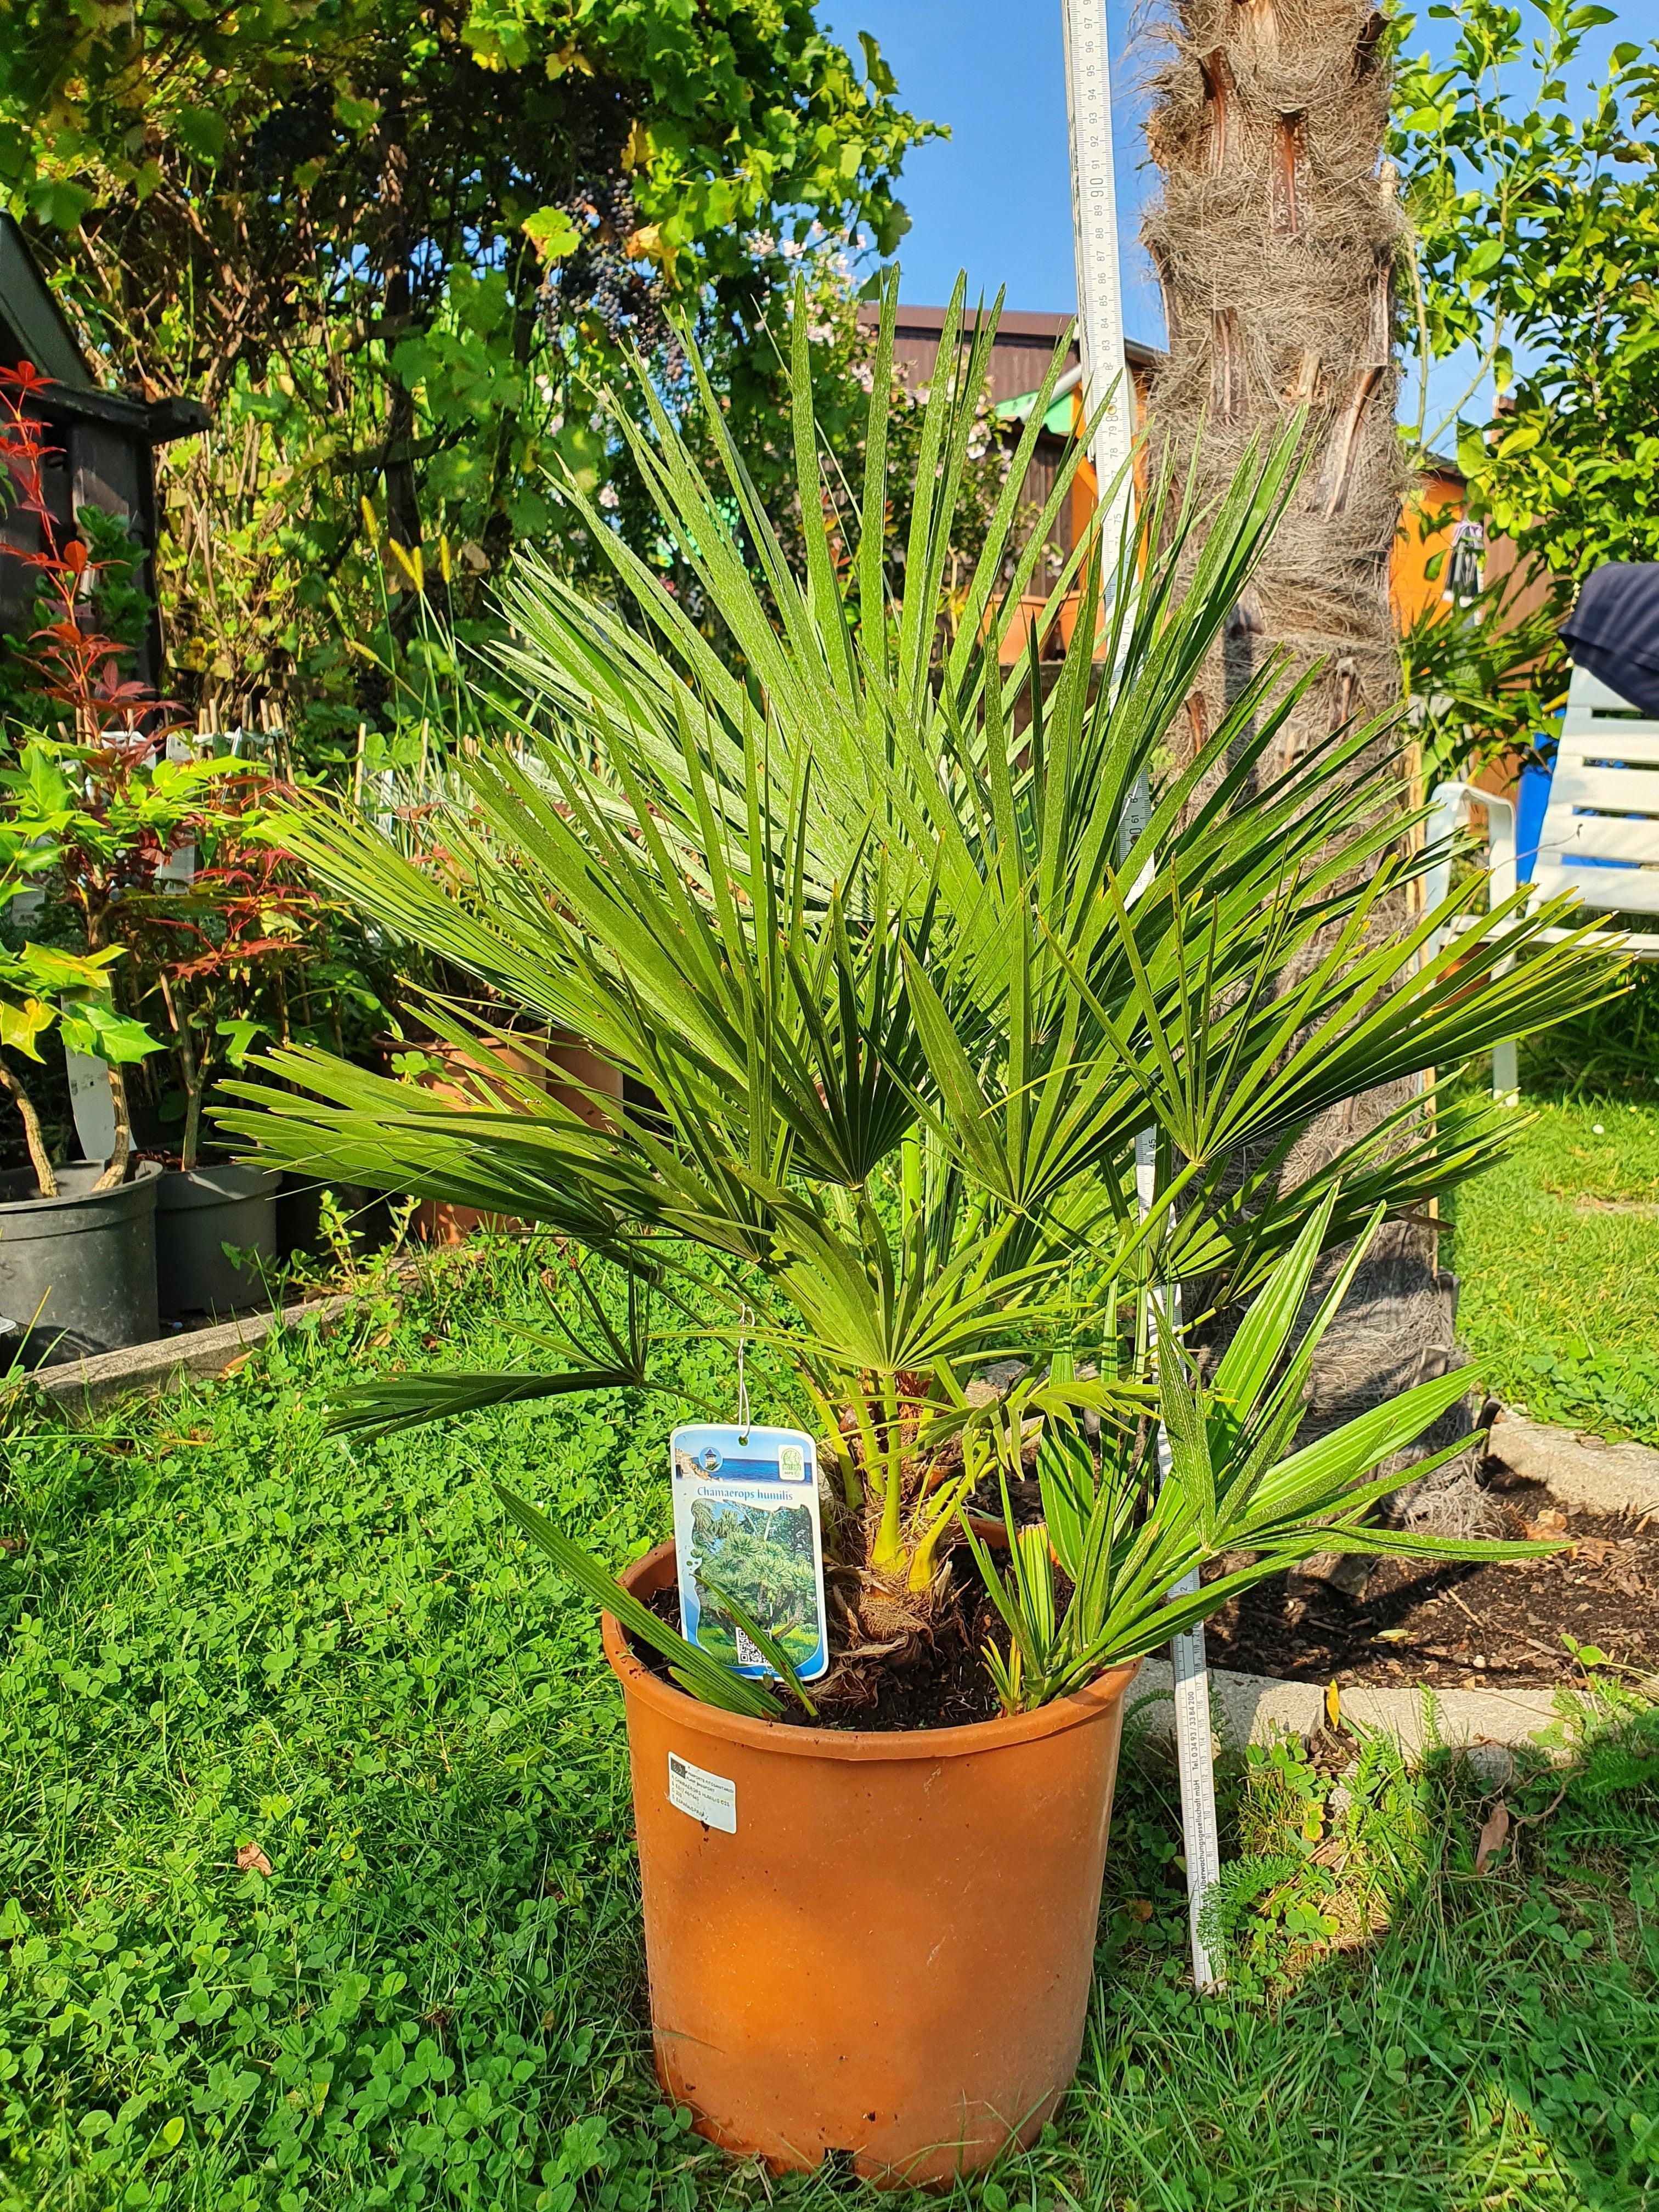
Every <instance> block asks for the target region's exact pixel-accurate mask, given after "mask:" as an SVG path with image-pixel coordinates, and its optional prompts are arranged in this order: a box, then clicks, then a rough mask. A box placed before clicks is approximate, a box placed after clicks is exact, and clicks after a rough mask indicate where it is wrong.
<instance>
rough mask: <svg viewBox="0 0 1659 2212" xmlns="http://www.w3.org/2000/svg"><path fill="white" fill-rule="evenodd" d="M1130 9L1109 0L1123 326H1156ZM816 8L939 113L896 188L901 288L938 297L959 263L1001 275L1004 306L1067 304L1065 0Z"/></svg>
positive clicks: (912, 96)
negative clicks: (901, 212) (873, 45)
mask: <svg viewBox="0 0 1659 2212" xmlns="http://www.w3.org/2000/svg"><path fill="white" fill-rule="evenodd" d="M1131 12H1132V10H1131V9H1130V8H1129V7H1128V6H1126V5H1125V4H1124V0H1109V16H1108V33H1109V38H1110V40H1111V47H1112V64H1113V73H1114V89H1115V101H1114V108H1115V123H1116V128H1115V133H1114V136H1115V140H1116V146H1117V162H1118V180H1117V181H1118V204H1119V228H1120V231H1121V242H1122V255H1123V275H1124V312H1125V317H1126V319H1127V324H1128V329H1129V334H1130V336H1131V337H1144V338H1146V340H1147V341H1148V342H1149V343H1156V342H1157V341H1158V338H1159V337H1161V336H1162V334H1163V318H1162V316H1161V314H1160V313H1159V311H1158V293H1157V288H1156V287H1155V286H1154V285H1153V283H1152V279H1151V272H1150V270H1148V269H1147V267H1146V257H1145V255H1144V254H1142V252H1141V251H1140V248H1139V246H1138V245H1136V244H1135V243H1134V233H1135V222H1136V216H1135V210H1136V209H1137V208H1138V206H1139V200H1140V197H1141V195H1142V193H1143V192H1144V191H1145V190H1146V184H1147V179H1146V176H1145V175H1144V174H1142V173H1141V172H1140V169H1139V164H1140V162H1141V161H1143V159H1144V158H1145V156H1144V154H1143V151H1142V149H1141V145H1140V114H1141V110H1142V106H1143V105H1144V102H1143V100H1142V98H1141V96H1140V94H1139V86H1140V84H1141V82H1143V81H1144V79H1145V76H1146V73H1147V71H1148V70H1149V69H1150V67H1151V66H1152V60H1151V56H1152V53H1153V51H1154V50H1153V48H1152V44H1151V42H1150V41H1149V40H1147V39H1146V37H1145V35H1144V34H1143V35H1142V36H1141V37H1140V38H1139V40H1134V39H1131V37H1130V36H1129V19H1130V15H1131ZM819 16H820V20H821V21H823V22H825V23H826V24H827V25H828V26H829V27H830V28H831V29H833V30H834V32H835V33H836V37H837V38H838V39H840V40H842V41H843V42H844V43H847V44H852V43H853V42H854V40H856V37H857V34H858V33H859V32H860V31H868V32H870V33H872V36H873V37H874V38H875V39H876V40H878V42H879V44H880V46H881V50H882V52H883V53H884V55H885V56H886V58H887V60H888V62H889V63H890V65H891V67H892V69H893V71H894V74H895V75H896V76H897V78H898V85H899V96H900V98H901V100H902V101H903V103H904V105H905V106H907V107H908V108H909V109H910V110H911V111H912V112H913V113H915V114H917V115H922V116H926V117H927V118H929V119H930V120H931V121H933V122H935V123H948V124H949V125H950V126H951V137H950V138H949V139H948V140H937V139H936V140H934V141H933V143H930V144H928V145H927V146H923V147H920V148H918V149H917V150H916V151H915V153H913V154H912V155H910V157H909V159H908V161H906V162H905V165H904V177H903V181H902V185H901V186H900V197H901V198H902V200H903V202H904V204H905V206H906V207H907V208H908V210H909V211H910V216H911V219H912V222H913V223H914V225H915V228H913V229H912V230H911V232H910V234H909V236H908V238H906V240H904V243H903V244H902V246H901V247H900V248H899V259H900V262H901V263H902V266H903V270H904V277H903V296H904V298H905V299H906V300H907V301H910V302H912V303H913V304H915V305H917V306H921V305H930V306H931V305H937V304H942V303H943V302H944V301H945V300H947V299H948V298H949V297H950V295H951V284H952V283H953V282H954V280H955V277H956V273H957V270H958V269H960V268H965V269H966V270H967V271H968V276H969V287H970V290H971V291H972V292H977V291H978V290H979V289H980V288H981V286H983V288H984V290H985V293H986V296H987V298H990V297H992V296H994V294H995V292H996V290H997V288H998V287H999V286H1000V285H1004V284H1006V286H1007V289H1008V301H1007V304H1008V306H1009V307H1018V308H1024V309H1027V310H1037V311H1043V312H1048V313H1054V314H1066V315H1069V314H1071V313H1073V310H1074V309H1075V307H1076V306H1077V279H1076V276H1075V272H1074V270H1073V262H1072V187H1071V177H1070V170H1069V167H1068V157H1067V152H1066V76H1065V68H1064V63H1063V58H1062V55H1061V51H1060V0H1016V4H1015V5H1014V6H1012V7H1010V6H1009V5H1008V4H1007V0H825V4H824V5H823V6H822V7H821V8H820V9H819Z"/></svg>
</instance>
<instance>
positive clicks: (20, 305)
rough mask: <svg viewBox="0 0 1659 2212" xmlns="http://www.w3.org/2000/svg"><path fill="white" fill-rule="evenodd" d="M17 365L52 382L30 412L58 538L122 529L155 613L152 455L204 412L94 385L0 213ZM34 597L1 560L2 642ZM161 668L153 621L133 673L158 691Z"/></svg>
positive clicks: (27, 518) (4, 291) (29, 526)
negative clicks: (48, 442) (39, 426)
mask: <svg viewBox="0 0 1659 2212" xmlns="http://www.w3.org/2000/svg"><path fill="white" fill-rule="evenodd" d="M23 361H29V362H33V364H34V366H35V368H38V369H39V370H40V373H41V374H42V375H43V376H49V377H51V379H52V383H51V385H50V386H49V387H48V388H47V389H46V391H45V392H41V393H40V396H39V398H38V401H36V402H33V403H32V409H33V411H34V412H36V413H37V414H38V415H39V416H40V418H41V419H43V420H44V421H45V422H46V424H47V425H48V426H49V435H51V438H52V444H53V446H54V447H57V448H58V451H57V453H56V454H55V456H54V457H53V459H52V461H51V462H50V463H49V465H48V467H47V471H46V485H47V489H46V496H47V500H48V502H49V504H50V505H51V507H52V513H53V515H54V518H55V520H57V523H58V528H59V531H60V532H62V533H64V534H67V533H68V532H70V531H71V530H72V529H73V527H74V518H75V517H76V515H77V514H78V513H80V511H81V509H82V507H100V508H101V509H102V510H103V512H104V513H106V514H112V515H116V516H118V517H120V518H121V519H123V520H125V521H126V522H127V524H128V526H129V527H130V529H131V534H132V536H133V537H134V538H135V539H136V540H137V543H138V544H139V545H140V546H142V548H143V556H144V558H143V570H144V584H145V587H146V589H147V590H148V592H149V596H150V601H151V605H152V607H153V606H154V603H155V522H156V515H155V448H156V447H158V446H165V445H167V444H170V443H171V441H173V439H175V438H188V437H194V436H195V435H197V434H198V433H199V432H201V431H203V430H204V429H205V428H207V425H208V421H209V416H208V410H206V408H204V407H203V406H201V405H200V404H198V403H197V401H195V400H193V399H178V398H168V399H146V398H144V397H143V394H142V393H140V392H137V391H136V390H134V389H132V388H131V387H129V388H127V389H126V390H125V391H119V392H114V391H111V390H110V389H109V388H108V386H106V385H102V384H100V382H99V381H98V380H97V378H96V377H95V376H94V374H93V370H92V368H91V365H90V364H89V362H88V360H87V357H86V356H85V355H84V354H83V353H82V350H81V348H80V345H79V343H77V341H76V336H75V333H74V331H72V330H71V329H70V325H69V324H68V323H67V321H65V319H64V315H63V313H62V311H61V310H60V309H59V307H58V302H57V301H55V300H54V299H53V298H52V292H51V289H50V288H49V287H48V285H47V283H46V279H45V277H44V276H42V275H41V274H40V269H39V268H38V267H37V265H36V264H35V260H34V257H33V254H31V252H29V249H28V246H27V243H26V241H25V240H24V238H23V234H22V233H21V231H20V230H19V229H18V228H17V225H16V224H15V222H13V221H12V219H11V217H10V216H8V215H0V362H3V363H5V364H6V366H8V367H9V368H15V366H16V365H17V363H18V362H23ZM0 540H3V542H4V543H5V544H8V545H12V546H15V547H16V548H17V549H18V550H20V551H33V550H37V548H38V545H39V541H40V524H39V522H38V521H37V520H35V519H34V518H33V516H31V515H26V514H8V515H6V516H4V517H3V518H0ZM32 603H33V572H32V571H31V570H30V569H28V568H25V567H24V566H23V565H22V564H21V562H16V561H8V560H3V559H0V635H15V634H17V633H18V632H19V631H20V630H21V629H22V627H23V625H24V623H25V622H26V620H27V613H28V609H29V607H30V605H32ZM129 672H130V673H131V674H132V675H134V676H136V677H137V678H140V680H141V681H143V683H145V684H149V685H150V686H151V687H152V688H155V687H157V686H158V685H159V681H160V677H161V624H160V622H159V619H158V618H157V617H155V615H154V614H152V617H151V621H150V626H149V635H148V637H147V638H146V639H145V641H144V642H143V646H142V647H140V650H139V652H138V653H137V655H136V657H135V663H134V665H133V666H132V667H131V670H130V671H129Z"/></svg>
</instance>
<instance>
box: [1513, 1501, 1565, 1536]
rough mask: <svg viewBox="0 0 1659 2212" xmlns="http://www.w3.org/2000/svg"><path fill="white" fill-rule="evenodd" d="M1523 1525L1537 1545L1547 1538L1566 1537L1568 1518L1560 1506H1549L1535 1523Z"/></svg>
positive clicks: (1528, 1522) (1524, 1522)
mask: <svg viewBox="0 0 1659 2212" xmlns="http://www.w3.org/2000/svg"><path fill="white" fill-rule="evenodd" d="M1521 1525H1522V1528H1524V1529H1525V1530H1526V1532H1527V1534H1528V1536H1530V1537H1531V1538H1532V1540H1533V1541H1534V1543H1537V1542H1539V1541H1541V1540H1542V1539H1543V1538H1546V1537H1549V1536H1560V1535H1565V1533H1566V1527H1567V1516H1566V1515H1565V1513H1564V1512H1563V1511H1562V1510H1561V1509H1560V1507H1559V1505H1547V1506H1546V1507H1545V1508H1544V1510H1543V1511H1542V1512H1541V1514H1540V1515H1539V1516H1538V1518H1537V1519H1536V1520H1535V1521H1523V1522H1522V1524H1521Z"/></svg>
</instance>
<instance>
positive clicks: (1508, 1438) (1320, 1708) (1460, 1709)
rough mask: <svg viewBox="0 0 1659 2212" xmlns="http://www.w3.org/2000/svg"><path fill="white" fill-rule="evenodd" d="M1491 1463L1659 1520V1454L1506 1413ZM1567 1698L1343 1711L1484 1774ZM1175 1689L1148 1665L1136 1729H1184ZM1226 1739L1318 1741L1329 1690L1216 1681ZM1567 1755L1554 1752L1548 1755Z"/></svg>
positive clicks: (1358, 1699)
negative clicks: (1468, 1762)
mask: <svg viewBox="0 0 1659 2212" xmlns="http://www.w3.org/2000/svg"><path fill="white" fill-rule="evenodd" d="M1487 1456H1488V1458H1489V1459H1492V1460H1496V1461H1498V1462H1500V1463H1501V1464H1502V1466H1503V1467H1504V1468H1507V1469H1508V1471H1509V1473H1510V1475H1511V1476H1513V1477H1515V1478H1516V1479H1518V1480H1521V1481H1522V1482H1536V1483H1538V1484H1540V1485H1541V1486H1542V1487H1543V1488H1545V1489H1546V1490H1547V1491H1548V1492H1549V1493H1550V1496H1551V1497H1552V1498H1554V1499H1555V1500H1556V1502H1557V1503H1558V1504H1561V1505H1565V1506H1576V1507H1577V1509H1578V1510H1580V1511H1581V1512H1585V1513H1607V1514H1613V1513H1626V1512H1629V1513H1635V1514H1644V1513H1659V1451H1654V1450H1651V1449H1650V1448H1649V1447H1648V1446H1647V1445H1646V1444H1637V1443H1616V1444H1615V1443H1607V1441H1606V1440H1605V1439H1604V1438H1603V1437H1595V1436H1591V1435H1589V1433H1588V1432H1586V1431H1575V1430H1572V1429H1554V1428H1550V1427H1549V1426H1547V1425H1546V1424H1545V1423H1544V1422H1542V1421H1529V1420H1528V1419H1526V1418H1525V1417H1524V1416H1523V1415H1522V1414H1519V1413H1510V1412H1509V1411H1508V1410H1507V1409H1505V1410H1504V1411H1503V1412H1501V1413H1499V1414H1498V1419H1497V1420H1496V1421H1495V1422H1494V1423H1493V1425H1492V1430H1491V1432H1490V1435H1489V1437H1488V1439H1487ZM1559 1694H1560V1692H1559V1688H1555V1687H1546V1686H1540V1687H1539V1688H1537V1689H1525V1688H1502V1689H1500V1688H1498V1686H1496V1685H1494V1686H1493V1687H1492V1688H1491V1689H1489V1690H1486V1689H1483V1690H1463V1689H1453V1688H1443V1687H1437V1688H1432V1689H1431V1688H1425V1687H1422V1686H1406V1685H1401V1686H1395V1685H1394V1684H1392V1683H1383V1682H1352V1683H1345V1684H1344V1685H1343V1686H1342V1690H1341V1700H1342V1706H1341V1709H1342V1711H1343V1713H1344V1714H1345V1715H1346V1716H1347V1717H1349V1718H1351V1719H1352V1720H1355V1721H1357V1722H1358V1723H1359V1724H1360V1725H1361V1726H1362V1727H1364V1728H1368V1729H1386V1730H1387V1731H1388V1733H1389V1735H1392V1736H1393V1737H1394V1738H1395V1741H1397V1742H1398V1743H1399V1745H1400V1746H1401V1749H1402V1750H1403V1751H1404V1752H1406V1753H1407V1755H1408V1756H1415V1755H1417V1754H1420V1753H1423V1752H1425V1751H1426V1750H1429V1749H1430V1748H1431V1747H1433V1746H1435V1745H1440V1746H1443V1747H1444V1748H1446V1749H1448V1750H1464V1751H1467V1752H1468V1753H1470V1755H1471V1758H1472V1759H1474V1763H1475V1764H1476V1765H1489V1766H1491V1767H1492V1768H1493V1769H1494V1770H1498V1771H1501V1770H1502V1767H1503V1764H1504V1761H1503V1759H1502V1757H1501V1756H1489V1757H1487V1758H1486V1759H1482V1756H1481V1754H1482V1753H1488V1754H1498V1753H1507V1752H1509V1751H1510V1750H1512V1749H1515V1748H1516V1747H1519V1746H1520V1745H1522V1744H1524V1743H1528V1742H1531V1741H1533V1740H1534V1738H1536V1737H1537V1736H1538V1735H1539V1734H1540V1733H1541V1731H1542V1730H1544V1729H1547V1728H1548V1727H1549V1726H1550V1725H1551V1723H1553V1722H1554V1721H1555V1720H1557V1719H1558V1718H1559V1707H1558V1705H1557V1702H1556V1701H1557V1699H1558V1697H1559ZM1173 1698H1174V1680H1173V1676H1172V1674H1171V1671H1170V1664H1169V1662H1168V1661H1167V1660H1163V1659H1148V1660H1147V1661H1146V1664H1145V1665H1144V1666H1143V1668H1141V1673H1140V1679H1139V1681H1138V1682H1137V1683H1136V1685H1135V1690H1134V1693H1133V1695H1132V1696H1131V1698H1130V1700H1129V1708H1128V1717H1129V1720H1130V1721H1131V1723H1133V1722H1134V1721H1136V1720H1137V1718H1138V1719H1139V1724H1140V1725H1141V1726H1142V1727H1144V1728H1145V1729H1146V1730H1147V1731H1148V1733H1149V1734H1151V1735H1160V1736H1167V1735H1173V1733H1174V1729H1175V1706H1174V1702H1173ZM1210 1711H1211V1714H1212V1719H1213V1723H1214V1725H1215V1728H1216V1730H1217V1732H1218V1735H1221V1736H1222V1737H1223V1738H1224V1739H1225V1741H1228V1742H1230V1743H1233V1744H1238V1745H1243V1744H1247V1743H1265V1742H1267V1741H1268V1740H1269V1739H1270V1738H1271V1737H1272V1736H1273V1735H1276V1734H1290V1735H1313V1734H1314V1733H1315V1731H1316V1729H1319V1728H1321V1727H1322V1725H1323V1723H1324V1718H1325V1690H1324V1686H1323V1685H1322V1684H1321V1683H1318V1682H1288V1681H1284V1680H1280V1679H1279V1677H1277V1676H1275V1675H1272V1674H1230V1673H1228V1672H1227V1671H1226V1670H1225V1669H1224V1668H1213V1669H1212V1671H1211V1674H1210ZM1547 1748H1550V1749H1551V1750H1552V1753H1553V1755H1559V1753H1556V1752H1555V1749H1554V1747H1547Z"/></svg>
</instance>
